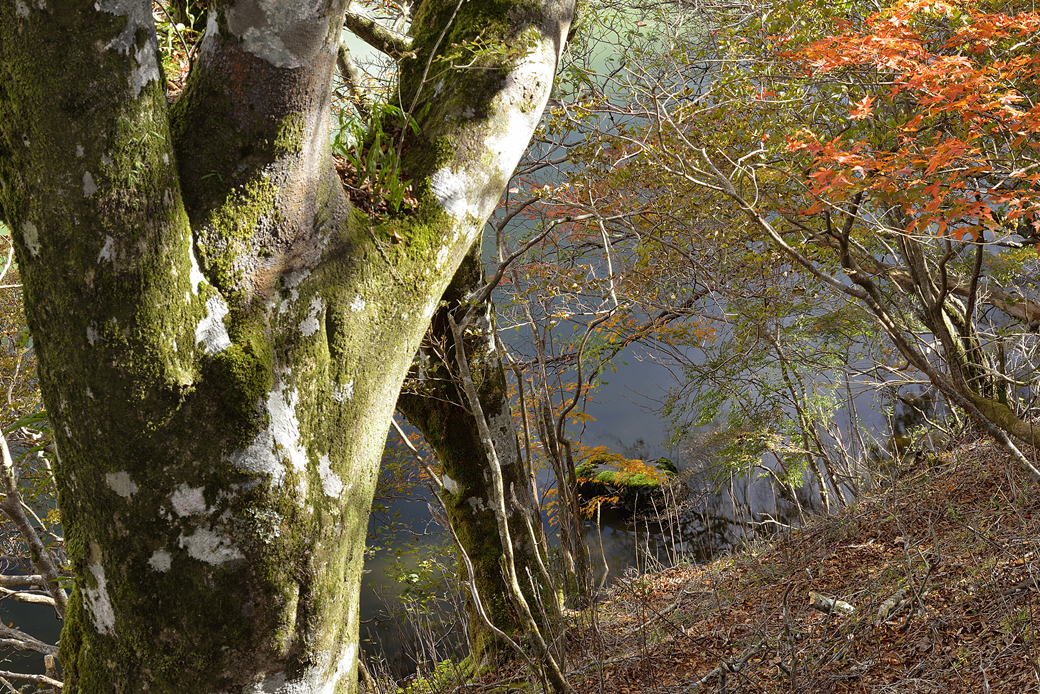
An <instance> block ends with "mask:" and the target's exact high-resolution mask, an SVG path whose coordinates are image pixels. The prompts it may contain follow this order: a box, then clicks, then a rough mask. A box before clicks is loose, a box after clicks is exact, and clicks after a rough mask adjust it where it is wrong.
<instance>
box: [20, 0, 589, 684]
mask: <svg viewBox="0 0 1040 694" xmlns="http://www.w3.org/2000/svg"><path fill="white" fill-rule="evenodd" d="M344 5H345V2H344V0H336V1H332V2H289V1H288V0H286V1H284V2H281V1H279V0H240V1H239V2H225V3H219V2H218V3H215V6H213V7H211V8H210V12H209V16H210V23H209V27H208V30H207V33H206V38H205V41H204V44H203V48H202V51H201V54H200V55H199V57H198V59H197V61H196V65H195V67H194V68H193V71H192V74H191V76H190V77H189V80H188V86H187V88H186V90H185V92H184V94H183V95H182V96H180V97H179V98H178V100H177V102H176V103H175V104H174V105H173V107H172V108H169V107H168V106H167V100H166V94H165V90H164V84H163V79H162V76H161V74H160V68H159V65H158V62H157V56H156V50H157V43H156V39H155V34H154V28H153V26H152V16H151V5H150V3H149V2H147V0H101V2H97V3H95V2H93V1H90V2H71V1H61V0H47V1H46V2H44V0H25V1H24V2H23V1H22V0H18V1H16V2H14V3H5V4H4V5H3V6H2V7H0V154H2V159H0V215H2V218H3V219H4V221H5V222H6V223H7V224H8V225H9V226H10V227H11V228H12V230H13V232H14V234H13V235H14V238H15V242H16V246H17V253H18V261H19V263H20V267H21V270H22V275H23V278H24V283H25V299H26V306H27V312H28V318H29V324H30V328H31V329H32V331H33V334H34V337H35V345H36V349H37V354H38V359H39V369H40V381H41V385H42V388H43V392H44V398H45V401H46V404H47V407H48V411H49V413H50V416H51V419H52V422H53V424H54V428H55V432H56V435H57V440H58V450H59V452H60V462H59V465H58V469H57V476H58V485H59V491H60V504H61V511H62V518H63V523H64V527H65V536H66V541H67V548H68V553H69V556H70V557H71V559H72V562H73V569H74V572H75V575H76V583H75V588H74V590H73V594H72V597H71V600H70V603H69V609H68V614H67V620H66V625H65V630H64V632H63V634H62V642H61V658H62V663H63V666H64V677H65V688H64V690H63V691H64V692H65V693H66V694H75V693H78V692H89V693H90V694H98V693H102V692H106V693H107V692H121V693H124V694H125V693H128V692H143V691H149V692H178V693H180V694H194V693H198V694H208V693H210V692H226V693H228V694H231V693H237V692H254V691H255V692H259V691H264V692H293V693H294V694H296V693H299V694H309V693H311V692H329V693H332V692H345V691H353V690H354V688H355V683H356V662H357V660H356V654H357V629H358V626H357V608H358V584H359V577H360V571H361V565H362V550H363V545H364V532H365V525H366V520H367V516H368V509H369V508H370V505H371V499H372V492H373V486H374V479H375V476H376V473H377V469H378V465H379V455H380V452H381V450H382V444H383V440H384V437H385V434H386V431H387V429H388V427H389V422H390V416H391V414H392V412H393V407H394V403H395V402H396V400H397V394H398V391H399V389H400V384H401V381H402V379H403V377H404V374H405V371H406V369H407V368H408V366H409V364H410V363H411V360H412V356H413V355H414V354H415V351H416V349H417V347H418V344H419V340H420V338H421V336H422V335H423V333H424V332H425V331H426V328H427V325H428V323H429V320H430V318H431V316H432V315H433V313H434V310H435V308H436V307H437V302H438V300H439V298H440V295H441V293H442V291H443V290H444V288H445V287H446V286H447V284H448V281H449V280H450V279H451V277H452V275H453V274H454V272H455V269H456V267H457V266H458V264H459V262H460V261H461V259H462V258H463V256H464V255H465V253H466V251H467V249H468V248H469V247H470V246H471V245H472V243H473V242H474V240H475V239H476V238H477V237H478V236H479V234H480V231H481V228H482V226H483V223H484V220H485V219H486V218H487V216H488V214H490V212H491V210H492V209H493V206H494V204H495V202H496V201H497V199H498V197H499V195H500V194H501V192H502V188H503V186H504V185H505V182H506V181H507V180H508V177H509V175H510V173H511V171H512V169H513V167H514V166H515V164H516V161H517V160H518V159H519V156H520V154H521V152H522V150H523V148H524V146H525V145H526V143H527V140H528V138H529V136H530V134H531V132H532V130H533V127H534V125H535V124H536V122H537V120H538V118H539V116H540V114H541V111H542V109H543V107H544V104H545V101H546V99H547V98H548V94H549V89H550V86H551V82H552V78H553V72H554V69H555V65H556V61H557V58H558V56H559V52H560V51H561V50H562V44H563V41H564V37H565V36H566V33H567V30H568V25H569V22H570V19H571V14H572V11H573V2H567V1H560V2H556V1H551V0H545V1H542V2H528V1H526V0H525V1H521V0H515V1H506V0H503V1H502V2H486V3H485V2H462V3H460V2H457V1H456V0H446V1H443V2H442V1H440V0H426V2H423V3H422V4H421V6H420V7H419V8H418V10H417V12H416V15H415V19H414V22H413V33H414V41H415V44H414V47H415V51H416V58H415V59H414V60H411V61H410V62H409V63H408V64H407V65H406V66H405V69H404V70H403V76H402V83H401V84H402V87H401V92H402V94H401V96H402V103H404V104H405V105H406V106H407V105H409V104H413V103H414V108H413V109H411V111H412V113H413V114H414V116H415V118H416V119H417V120H418V125H419V127H420V129H421V133H420V135H418V136H416V135H412V134H411V133H409V134H408V137H407V138H404V139H403V140H400V141H399V142H400V145H401V146H402V154H403V157H404V170H403V172H402V176H403V177H404V178H407V179H410V180H411V181H412V182H413V184H414V186H415V189H416V196H417V198H418V200H419V205H418V208H417V209H415V210H409V211H406V212H404V213H402V214H400V215H389V214H387V215H385V216H383V217H368V216H366V215H365V214H363V213H361V212H359V211H358V210H356V209H355V208H353V207H352V205H351V204H350V201H349V200H348V199H347V198H346V197H345V196H344V193H343V189H342V187H341V186H340V183H339V181H338V179H337V178H336V175H335V172H334V169H333V166H332V162H331V159H330V153H329V147H328V142H329V136H328V126H327V124H328V122H329V112H328V111H329V94H330V84H331V79H332V70H333V69H334V66H335V60H336V53H337V47H338V43H339V32H340V26H341V23H342V17H343V10H344ZM478 34H481V35H482V36H483V37H484V39H490V40H494V41H501V42H503V43H504V44H505V45H506V46H507V47H511V48H513V49H515V50H504V51H490V50H489V51H485V52H484V53H483V54H482V55H468V54H462V53H460V52H464V51H470V50H475V49H471V48H466V46H472V45H473V43H472V41H469V42H468V43H467V44H464V43H463V40H464V39H473V38H474V37H475V36H477V35H478ZM459 46H462V48H459ZM434 51H436V52H437V53H439V54H441V55H442V56H446V59H440V58H433V57H432V53H433V52H434ZM449 52H454V53H458V54H459V55H454V56H453V55H446V54H447V53H449ZM473 61H476V63H474V64H476V65H478V66H479V67H480V68H481V69H461V68H459V69H457V68H455V67H454V66H455V65H466V64H471V63H473ZM397 239H402V240H403V241H402V242H400V243H392V242H391V241H392V240H393V241H396V240H397Z"/></svg>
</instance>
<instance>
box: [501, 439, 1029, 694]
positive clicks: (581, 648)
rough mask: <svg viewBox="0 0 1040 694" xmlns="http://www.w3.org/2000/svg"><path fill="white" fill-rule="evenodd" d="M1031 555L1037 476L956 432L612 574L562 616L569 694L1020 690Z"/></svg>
mask: <svg viewBox="0 0 1040 694" xmlns="http://www.w3.org/2000/svg"><path fill="white" fill-rule="evenodd" d="M1027 455H1030V456H1031V457H1035V455H1036V452H1033V451H1027ZM1038 552H1040V487H1038V485H1037V484H1036V483H1034V482H1032V481H1030V480H1028V479H1027V478H1026V477H1025V476H1024V475H1022V474H1021V473H1020V472H1019V468H1018V466H1017V465H1015V464H1014V463H1013V461H1011V460H1010V458H1009V457H1008V456H1006V455H1005V454H1004V453H1003V452H1002V451H1000V450H998V449H997V448H996V447H995V446H994V445H993V444H992V443H989V442H987V441H973V442H970V443H965V444H962V445H961V446H960V447H959V448H957V449H956V450H955V451H953V452H950V453H944V454H941V455H939V456H937V457H936V458H934V459H932V460H931V463H930V464H929V463H928V462H927V461H920V463H919V464H918V465H916V466H914V467H912V468H910V469H907V470H904V471H902V473H901V474H900V475H899V477H898V478H897V479H896V480H895V481H894V482H893V483H892V484H891V485H890V486H889V487H887V488H885V489H883V490H880V491H878V492H877V493H875V494H873V495H871V496H870V497H869V498H867V499H866V500H864V501H863V502H862V503H860V504H858V505H857V506H855V507H853V508H850V509H847V510H846V511H845V512H843V513H841V514H837V515H834V516H829V517H817V518H816V519H815V520H814V521H813V522H812V523H811V524H810V525H809V526H808V527H806V528H804V529H802V530H799V531H795V532H790V533H784V534H781V535H778V536H775V537H773V538H772V539H771V540H770V541H769V542H768V543H762V544H760V545H757V546H754V547H751V548H749V549H747V550H745V551H743V552H739V553H733V554H732V555H729V556H726V557H723V558H721V559H718V560H717V561H715V562H713V563H711V564H709V565H704V566H687V567H679V568H673V569H667V570H664V571H660V572H657V573H653V574H647V575H644V576H638V577H637V576H632V577H627V578H625V579H623V580H621V581H618V582H617V584H616V585H615V586H614V588H613V589H612V594H611V597H610V598H609V599H607V600H606V601H605V602H602V603H600V604H599V605H598V606H597V614H596V618H595V620H593V619H592V618H591V615H589V614H588V613H583V615H582V616H581V617H580V618H579V619H578V621H579V623H578V624H577V625H576V626H575V629H574V630H573V632H572V640H571V641H570V645H569V647H568V650H569V651H570V656H569V659H568V660H569V662H568V666H569V669H570V672H571V674H570V676H569V679H570V681H571V683H572V684H573V685H574V687H575V691H576V692H579V693H581V694H585V693H592V692H611V693H616V694H626V693H628V692H632V693H635V692H648V693H649V692H661V693H665V692H720V691H721V692H727V693H729V694H736V693H737V692H756V693H758V692H770V693H772V692H789V691H793V692H800V693H810V692H811V693H817V692H819V693H823V692H827V693H831V692H895V691H899V692H921V693H927V692H944V693H948V694H953V693H955V692H965V693H968V692H970V693H971V694H981V693H987V692H1005V693H1011V692H1027V691H1032V692H1036V691H1038V688H1040V662H1038V658H1040V561H1038ZM811 592H812V593H816V594H820V595H822V596H825V597H827V598H836V599H838V600H841V601H844V602H845V603H848V604H849V605H851V606H853V607H854V610H853V611H852V612H851V613H850V614H843V613H841V612H840V611H831V612H825V611H822V610H820V609H817V608H815V607H813V606H811V605H810V601H811V598H810V593H811ZM593 622H595V626H593ZM516 676H517V677H520V678H522V677H524V675H523V674H521V673H519V672H518V673H517V674H516ZM501 677H502V674H501V673H500V678H501ZM507 679H508V678H507ZM499 683H500V684H501V683H502V680H501V679H499Z"/></svg>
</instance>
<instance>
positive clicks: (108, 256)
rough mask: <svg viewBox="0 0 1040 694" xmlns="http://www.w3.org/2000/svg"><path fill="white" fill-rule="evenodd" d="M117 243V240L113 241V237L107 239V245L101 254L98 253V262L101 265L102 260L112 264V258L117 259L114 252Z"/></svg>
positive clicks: (103, 247)
mask: <svg viewBox="0 0 1040 694" xmlns="http://www.w3.org/2000/svg"><path fill="white" fill-rule="evenodd" d="M115 242H116V241H115V239H113V238H112V237H111V236H106V237H105V244H104V245H103V246H102V247H101V252H100V253H98V257H97V261H98V262H99V263H100V262H101V261H102V260H107V261H108V262H110V263H111V262H112V258H114V257H115V251H114V250H113V246H114V245H115Z"/></svg>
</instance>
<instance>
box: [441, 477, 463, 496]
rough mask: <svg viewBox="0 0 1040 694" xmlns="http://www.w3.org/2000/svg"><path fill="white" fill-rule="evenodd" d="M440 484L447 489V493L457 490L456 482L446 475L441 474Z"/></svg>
mask: <svg viewBox="0 0 1040 694" xmlns="http://www.w3.org/2000/svg"><path fill="white" fill-rule="evenodd" d="M441 486H442V487H444V488H445V489H447V490H448V493H449V494H454V493H455V492H457V491H459V485H458V482H456V481H455V480H453V479H452V478H450V477H448V476H447V475H441Z"/></svg>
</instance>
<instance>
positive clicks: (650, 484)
mask: <svg viewBox="0 0 1040 694" xmlns="http://www.w3.org/2000/svg"><path fill="white" fill-rule="evenodd" d="M574 471H575V473H577V485H576V490H577V493H578V498H579V499H581V500H582V501H588V500H590V499H594V498H596V497H609V498H616V499H617V501H616V502H615V503H614V504H613V505H614V506H616V507H621V508H624V509H627V510H629V511H632V512H635V511H638V510H640V509H645V508H648V507H649V506H648V505H649V504H651V503H656V504H657V505H658V506H659V507H660V506H661V502H662V501H663V496H662V491H661V485H662V484H664V483H666V482H668V481H669V480H671V479H672V478H673V477H675V476H676V475H677V474H678V473H679V470H678V468H676V466H675V463H673V462H672V461H671V460H669V459H668V458H658V459H657V460H655V461H654V462H652V463H650V464H647V463H644V462H643V461H642V460H629V459H627V458H622V457H621V456H617V455H596V456H592V457H590V458H588V459H587V460H585V462H583V463H582V464H581V465H578V466H577V467H576V468H575V470H574Z"/></svg>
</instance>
